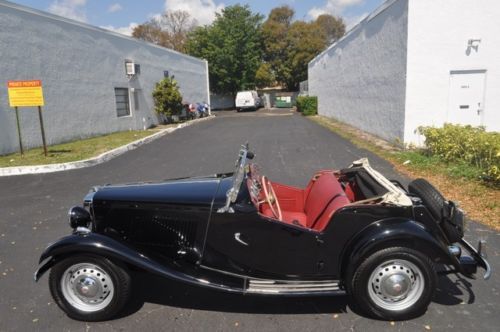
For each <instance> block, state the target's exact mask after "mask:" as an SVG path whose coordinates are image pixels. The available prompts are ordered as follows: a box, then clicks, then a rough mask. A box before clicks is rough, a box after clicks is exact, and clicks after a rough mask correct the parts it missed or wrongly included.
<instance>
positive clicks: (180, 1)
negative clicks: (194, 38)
mask: <svg viewBox="0 0 500 332" xmlns="http://www.w3.org/2000/svg"><path fill="white" fill-rule="evenodd" d="M224 7H225V5H224V4H223V3H220V4H216V3H215V1H214V0H165V10H172V11H173V10H184V11H186V12H188V13H189V15H191V17H192V18H194V19H196V21H197V22H198V23H199V24H201V25H205V24H210V23H212V22H213V21H214V20H215V13H217V12H221V11H222V9H224Z"/></svg>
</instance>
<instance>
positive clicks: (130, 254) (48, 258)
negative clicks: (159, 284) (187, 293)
mask: <svg viewBox="0 0 500 332" xmlns="http://www.w3.org/2000/svg"><path fill="white" fill-rule="evenodd" d="M82 253H85V254H94V255H99V256H101V257H106V258H109V259H111V260H115V261H118V262H122V263H126V264H129V265H131V266H134V267H137V268H139V269H142V270H145V271H147V272H151V273H154V274H157V275H159V276H162V277H166V278H169V279H174V280H178V281H181V282H187V283H190V284H195V285H200V284H201V285H203V286H205V287H209V288H216V289H219V290H225V291H229V292H241V291H242V290H241V289H238V288H233V287H228V286H226V285H224V284H222V283H212V282H209V281H206V280H200V279H198V278H196V277H194V276H191V275H188V274H186V273H182V272H180V271H177V270H175V269H174V268H171V267H169V266H166V265H165V264H160V263H158V262H156V261H154V260H153V259H151V258H149V257H147V256H146V255H144V254H141V253H140V252H138V251H137V250H135V249H133V248H131V247H128V246H127V245H125V244H123V243H120V242H118V241H116V240H113V239H112V238H109V237H106V236H103V235H100V234H97V233H88V234H73V235H69V236H66V237H63V238H61V239H60V240H58V241H57V242H55V243H53V244H51V245H50V246H49V247H47V249H45V251H44V252H43V253H42V255H41V257H40V261H39V264H41V265H40V267H39V269H38V270H37V271H36V272H35V281H38V280H39V279H40V278H41V277H42V275H43V274H44V273H45V272H46V271H47V270H49V269H50V268H51V267H52V266H54V265H55V264H56V263H57V262H59V261H61V260H62V259H64V258H66V257H68V256H69V255H75V254H82ZM42 262H44V263H43V264H42Z"/></svg>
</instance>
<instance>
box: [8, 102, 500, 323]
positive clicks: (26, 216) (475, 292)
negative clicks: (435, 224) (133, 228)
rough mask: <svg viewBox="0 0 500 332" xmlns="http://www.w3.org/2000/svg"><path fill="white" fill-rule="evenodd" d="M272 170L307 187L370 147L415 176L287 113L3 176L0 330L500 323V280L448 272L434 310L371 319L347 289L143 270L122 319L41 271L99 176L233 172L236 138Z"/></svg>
mask: <svg viewBox="0 0 500 332" xmlns="http://www.w3.org/2000/svg"><path fill="white" fill-rule="evenodd" d="M246 141H248V142H249V143H250V146H251V147H252V149H253V150H254V151H255V152H256V158H255V160H254V161H255V162H257V163H259V164H260V165H261V167H262V173H264V174H267V175H268V176H269V177H270V178H271V179H273V180H276V181H281V182H285V183H289V184H292V185H298V186H304V185H305V184H306V183H307V181H308V179H309V177H310V176H311V175H312V174H313V172H314V171H316V170H318V169H324V168H342V167H346V166H348V165H349V163H350V162H351V161H352V160H355V159H358V158H361V157H365V156H368V157H369V158H370V160H371V162H372V165H374V166H375V168H377V169H379V170H380V171H381V172H382V173H384V174H385V175H387V176H388V177H393V178H397V179H399V180H401V181H402V182H408V179H406V178H404V177H402V176H400V175H399V174H397V173H396V172H395V171H394V170H393V169H392V167H391V166H390V165H389V164H387V163H386V162H385V161H383V160H381V159H380V158H378V157H376V156H373V155H371V154H370V153H369V152H367V151H364V150H360V149H358V148H356V147H355V146H353V145H352V144H350V143H349V142H347V141H346V140H344V139H342V138H341V137H339V136H337V135H335V134H333V133H331V132H329V131H328V130H327V129H325V128H323V127H320V126H318V125H316V124H315V123H312V122H310V121H308V120H307V119H304V118H303V117H301V116H300V115H297V114H294V113H292V112H290V111H288V110H271V111H269V110H259V111H258V112H246V113H236V112H233V111H223V112H217V117H216V119H214V120H211V121H207V122H203V123H200V124H196V125H193V126H190V127H187V128H185V129H182V130H178V131H176V132H174V133H172V134H169V135H166V136H164V137H163V138H161V139H159V140H157V141H155V142H153V143H150V144H148V145H145V146H142V147H140V148H138V149H137V150H134V151H131V152H129V153H127V154H125V155H122V156H119V157H117V158H116V159H113V160H111V161H109V162H107V163H104V164H101V165H98V166H95V167H91V168H85V169H79V170H73V171H68V172H61V173H51V174H45V175H26V176H17V177H4V178H0V290H1V297H0V331H30V330H44V331H49V330H50V331H63V330H64V331H67V330H71V331H80V330H81V331H83V330H85V331H88V330H91V331H92V330H97V331H105V330H106V331H109V330H130V331H133V330H139V329H142V330H145V331H146V330H176V331H177V330H178V331H240V330H241V331H256V330H259V331H271V330H272V331H276V330H279V331H313V330H314V331H320V330H325V331H326V330H339V331H344V330H345V331H348V330H360V331H366V330H370V331H385V330H395V331H396V330H406V331H408V330H410V331H422V330H429V329H432V330H454V331H472V330H475V331H498V327H499V326H500V315H498V312H499V310H498V308H499V307H500V296H499V292H500V283H499V281H498V280H499V279H498V275H497V274H496V272H495V271H494V274H493V277H492V279H491V280H489V281H484V280H482V279H478V280H466V279H462V278H460V277H457V276H455V275H448V276H442V277H441V278H440V282H439V289H438V292H437V294H436V296H435V298H434V300H433V303H432V304H431V306H430V308H429V310H428V312H427V313H426V314H425V315H424V316H422V317H420V318H417V319H414V320H412V321H406V322H395V323H390V322H385V321H373V320H370V319H367V318H363V317H360V316H358V315H356V314H354V313H352V312H351V310H350V309H349V307H347V305H346V299H345V298H344V297H342V296H341V297H334V298H332V297H320V298H286V299H279V298H265V297H258V296H236V295H231V294H225V293H220V292H214V291H208V290H204V289H199V288H194V287H190V286H185V285H183V284H178V283H174V282H171V281H165V280H160V279H158V278H155V277H150V276H145V275H138V278H137V280H136V283H135V286H136V288H135V293H134V303H133V304H132V305H131V306H130V307H129V308H128V311H127V312H126V313H125V314H124V315H123V317H121V318H118V319H116V320H113V321H109V322H101V323H82V322H77V321H73V320H71V319H69V318H67V317H66V316H65V315H64V314H63V313H62V311H61V310H59V309H58V308H57V306H56V305H55V304H54V303H53V301H52V298H51V297H50V294H49V291H48V285H47V276H44V277H43V278H42V280H41V281H40V282H39V283H38V284H36V283H34V282H33V279H32V276H33V272H34V270H35V269H36V267H37V260H38V257H39V255H40V253H41V251H42V250H43V249H44V247H45V246H46V245H47V243H49V242H51V241H54V240H56V239H57V238H59V237H60V236H63V235H66V234H68V232H69V231H70V229H69V227H68V226H67V221H66V212H67V210H68V208H69V207H71V206H72V205H75V204H79V203H81V200H82V197H83V195H84V194H85V193H86V192H87V191H88V189H89V188H90V187H91V186H92V185H95V184H105V183H124V182H136V181H150V180H153V181H155V180H161V179H165V178H171V177H180V176H191V175H193V176H194V175H203V174H211V173H214V172H221V171H231V170H232V167H233V165H234V160H235V158H236V154H237V152H238V149H239V146H240V144H242V143H244V142H246ZM469 228H470V230H469V235H468V237H469V239H471V240H473V241H476V240H477V239H478V238H479V237H481V238H486V239H487V240H488V241H489V242H488V244H489V253H490V257H489V259H490V262H491V263H492V266H493V268H494V270H496V271H498V267H499V266H500V241H499V240H500V234H499V233H498V232H495V231H492V230H490V229H488V228H486V227H484V226H480V225H478V224H476V223H470V224H469Z"/></svg>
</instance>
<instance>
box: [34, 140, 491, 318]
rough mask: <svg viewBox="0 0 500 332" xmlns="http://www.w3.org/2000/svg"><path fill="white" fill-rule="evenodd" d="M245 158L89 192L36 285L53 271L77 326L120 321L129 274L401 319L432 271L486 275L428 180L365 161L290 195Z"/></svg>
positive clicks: (417, 308) (478, 253)
mask: <svg viewBox="0 0 500 332" xmlns="http://www.w3.org/2000/svg"><path fill="white" fill-rule="evenodd" d="M253 157H254V154H253V153H252V152H251V151H249V149H248V145H245V146H242V148H241V150H240V152H239V157H238V160H237V162H236V166H235V170H234V172H233V173H226V174H216V175H213V176H208V177H195V178H182V179H173V180H166V181H162V182H158V183H140V184H128V185H105V186H98V187H94V188H93V189H92V190H91V191H90V192H89V193H88V194H87V196H86V197H85V198H84V203H83V206H76V207H73V208H71V209H70V211H69V224H70V226H71V228H72V229H73V231H72V234H71V235H69V236H66V237H63V238H61V239H59V240H58V241H56V242H55V243H53V244H51V245H50V246H49V247H48V248H47V249H46V250H45V251H44V252H43V253H42V255H41V257H40V262H39V268H38V270H37V271H36V272H35V280H37V281H38V280H39V279H40V277H41V276H42V275H43V274H44V273H45V272H46V271H48V270H50V275H49V287H50V292H51V294H52V296H53V298H54V300H55V302H56V303H57V304H58V306H59V307H60V308H61V309H62V310H63V311H64V312H65V313H66V314H67V315H68V316H69V317H71V318H74V319H77V320H84V321H97V320H107V319H111V318H113V317H114V316H116V315H117V314H118V313H119V312H120V311H121V310H122V309H123V308H124V306H125V305H126V304H127V301H129V298H130V295H131V288H132V287H133V283H134V281H133V280H132V274H131V272H130V271H131V270H137V269H139V270H141V271H146V272H148V273H154V274H156V275H160V276H163V277H165V278H170V279H174V280H178V281H182V282H186V283H189V284H192V285H197V286H200V287H208V288H212V289H214V290H220V291H226V292H232V293H239V294H255V295H260V296H314V295H318V296H319V295H322V296H325V295H335V294H347V295H348V298H349V299H350V301H349V302H350V305H351V306H353V307H355V310H356V312H359V313H362V314H364V315H367V316H371V317H375V318H379V319H387V320H389V319H390V320H400V319H408V318H411V317H415V316H418V315H421V314H423V313H424V312H425V310H426V309H427V306H428V305H429V303H430V301H431V299H432V296H433V293H434V291H435V288H436V283H437V272H436V267H437V265H440V266H441V265H442V266H445V267H446V270H448V271H452V272H456V273H461V274H463V275H464V276H466V277H470V278H473V277H474V275H475V274H476V272H477V268H478V267H481V268H483V269H484V270H485V273H484V278H488V277H489V276H490V273H491V272H490V267H489V265H488V262H487V261H486V260H485V250H484V249H485V247H484V243H482V242H480V243H479V245H478V247H477V249H476V248H474V247H473V246H472V245H470V244H469V243H468V242H467V241H465V240H464V239H463V236H464V214H463V212H462V211H461V210H460V209H459V208H458V207H457V205H456V204H455V203H453V202H452V201H448V200H446V199H445V198H444V197H443V196H442V195H441V194H440V193H439V191H437V190H436V189H435V188H434V187H433V186H432V185H431V184H429V183H428V182H427V181H425V180H423V179H417V180H414V181H412V182H411V183H410V184H409V186H408V189H405V188H404V186H403V185H401V184H400V183H399V182H397V181H394V180H388V179H387V178H385V177H384V176H383V175H381V174H380V173H379V172H377V171H376V170H374V169H373V168H372V167H371V166H370V164H369V163H368V161H367V160H366V159H361V160H358V161H355V162H353V163H352V165H350V166H349V167H348V168H346V169H342V170H321V171H318V172H316V173H315V174H314V175H313V176H312V177H311V179H310V181H309V183H308V185H307V187H305V188H297V187H292V186H289V185H285V184H281V183H278V182H274V181H271V180H270V179H269V178H268V177H266V176H265V175H261V174H260V171H259V167H258V166H257V165H256V164H254V163H251V162H250V160H251V159H253Z"/></svg>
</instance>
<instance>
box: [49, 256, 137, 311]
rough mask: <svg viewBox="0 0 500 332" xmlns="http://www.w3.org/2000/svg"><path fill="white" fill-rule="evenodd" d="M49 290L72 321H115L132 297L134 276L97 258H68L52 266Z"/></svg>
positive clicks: (103, 259)
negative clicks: (131, 290) (131, 276)
mask: <svg viewBox="0 0 500 332" xmlns="http://www.w3.org/2000/svg"><path fill="white" fill-rule="evenodd" d="M49 287H50V292H51V294H52V297H53V298H54V301H55V302H56V303H57V305H58V306H59V307H60V308H61V309H62V310H63V311H64V312H65V313H66V314H67V315H68V316H69V317H71V318H73V319H77V320H82V321H101V320H108V319H111V318H113V317H114V316H115V315H116V314H117V313H118V312H119V311H120V310H121V309H122V308H123V307H124V305H125V304H126V302H127V301H128V299H129V297H130V289H131V282H130V276H129V274H128V273H127V271H126V270H125V268H122V267H120V266H118V265H117V264H115V263H113V262H112V261H110V260H108V259H106V258H102V257H98V256H93V255H78V256H72V257H69V258H66V259H64V260H62V261H60V262H58V263H57V264H56V265H55V266H54V267H52V269H51V271H50V276H49Z"/></svg>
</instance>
